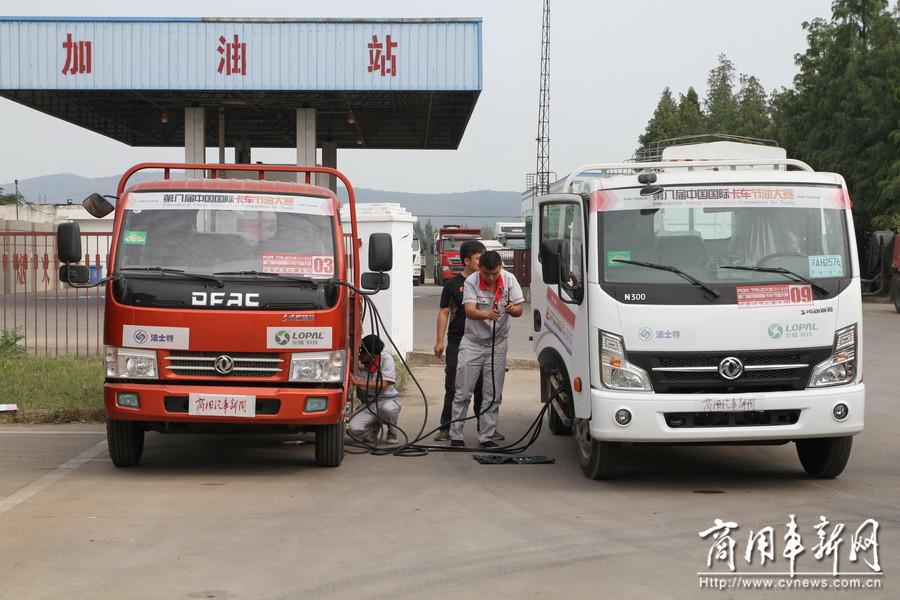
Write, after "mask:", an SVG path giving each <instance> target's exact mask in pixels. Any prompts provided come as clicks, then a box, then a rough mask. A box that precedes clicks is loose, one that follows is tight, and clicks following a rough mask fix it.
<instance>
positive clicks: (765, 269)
mask: <svg viewBox="0 0 900 600" xmlns="http://www.w3.org/2000/svg"><path fill="white" fill-rule="evenodd" d="M719 268H720V269H732V270H735V271H760V272H762V273H781V274H782V275H788V276H792V277H796V278H797V279H796V280H795V281H802V282H804V283H808V284H809V285H811V286H812V288H813V289H814V290H816V291H817V292H819V293H820V294H822V295H823V296H827V295H828V294H830V293H831V292H829V291H828V290H826V289H825V288H823V287H822V286H821V285H819V284H817V283H816V282H814V281H812V280H810V279H807V278H806V277H804V276H803V275H800V274H799V273H794V272H793V271H791V270H790V269H785V268H784V267H740V266H735V267H725V266H720V267H719Z"/></svg>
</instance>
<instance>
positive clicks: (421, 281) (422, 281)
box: [419, 267, 425, 285]
mask: <svg viewBox="0 0 900 600" xmlns="http://www.w3.org/2000/svg"><path fill="white" fill-rule="evenodd" d="M419 285H425V267H422V272H421V273H419Z"/></svg>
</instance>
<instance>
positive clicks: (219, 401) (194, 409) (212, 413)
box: [188, 394, 256, 417]
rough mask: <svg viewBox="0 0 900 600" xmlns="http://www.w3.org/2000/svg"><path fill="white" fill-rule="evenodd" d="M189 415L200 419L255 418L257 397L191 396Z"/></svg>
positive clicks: (230, 395) (189, 399) (226, 395)
mask: <svg viewBox="0 0 900 600" xmlns="http://www.w3.org/2000/svg"><path fill="white" fill-rule="evenodd" d="M188 414H189V415H196V416H198V417H255V416H256V396H240V395H233V394H190V395H189V396H188Z"/></svg>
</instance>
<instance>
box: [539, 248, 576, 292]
mask: <svg viewBox="0 0 900 600" xmlns="http://www.w3.org/2000/svg"><path fill="white" fill-rule="evenodd" d="M540 260H541V279H543V281H544V283H546V284H549V285H552V284H554V283H555V284H559V283H565V282H567V281H568V280H569V274H570V273H569V243H568V242H566V240H544V241H543V242H541V251H540Z"/></svg>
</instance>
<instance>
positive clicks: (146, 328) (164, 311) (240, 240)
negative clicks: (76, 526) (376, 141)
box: [58, 163, 391, 467]
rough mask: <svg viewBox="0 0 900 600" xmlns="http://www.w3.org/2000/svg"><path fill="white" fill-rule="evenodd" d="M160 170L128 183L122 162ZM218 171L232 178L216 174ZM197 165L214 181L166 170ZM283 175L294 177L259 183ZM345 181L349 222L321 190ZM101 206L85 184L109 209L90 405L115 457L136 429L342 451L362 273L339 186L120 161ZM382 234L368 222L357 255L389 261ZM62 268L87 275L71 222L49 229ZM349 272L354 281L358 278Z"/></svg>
mask: <svg viewBox="0 0 900 600" xmlns="http://www.w3.org/2000/svg"><path fill="white" fill-rule="evenodd" d="M146 169H156V170H162V171H163V173H164V178H162V179H158V180H155V181H147V182H142V183H137V184H134V185H131V186H130V187H127V189H126V186H127V185H128V182H129V179H130V177H131V176H132V175H134V173H136V172H138V171H142V170H146ZM220 169H227V170H228V171H229V173H230V174H231V176H232V177H239V176H246V177H253V178H254V179H237V178H233V179H216V178H215V176H216V174H217V173H218V172H219V170H220ZM180 170H196V171H195V172H199V173H210V174H211V176H212V177H213V178H190V179H173V178H170V177H169V175H170V173H171V171H180ZM285 172H287V173H288V174H290V175H293V176H294V177H296V174H297V173H305V174H306V182H307V183H305V184H304V183H286V182H278V181H265V180H263V177H264V176H273V174H277V173H281V174H282V175H283V174H284V173H285ZM314 173H327V174H331V175H334V176H336V177H337V178H338V179H339V180H340V181H342V182H343V184H344V185H345V186H346V187H347V190H348V195H349V208H350V211H349V212H350V223H351V227H350V232H349V233H345V232H344V229H343V227H342V225H341V221H340V211H339V202H338V199H337V197H336V196H335V194H334V193H333V192H331V191H330V190H328V189H325V188H322V187H318V186H316V185H311V184H310V183H309V182H310V180H311V177H312V175H313V174H314ZM116 197H117V200H116V203H115V208H114V209H113V207H112V206H111V205H110V204H109V203H108V202H106V201H105V200H104V199H103V198H102V197H100V196H99V195H97V194H94V195H92V196H91V197H90V198H88V200H86V201H85V208H87V209H88V211H89V212H91V214H93V215H94V216H104V215H105V214H108V213H109V212H111V211H112V210H115V225H114V228H113V241H112V248H111V250H110V263H109V264H110V267H109V276H108V277H107V278H105V279H104V280H102V285H104V286H105V314H104V316H105V323H104V343H105V345H106V349H105V375H106V379H105V383H104V386H103V404H104V410H105V413H106V417H107V440H108V445H109V453H110V457H111V458H112V461H113V463H114V464H115V465H116V466H119V467H128V466H133V465H136V464H137V463H138V462H139V461H140V459H141V456H142V452H143V447H144V437H145V432H147V431H158V432H162V433H175V432H185V433H188V432H241V433H248V432H280V433H297V432H315V460H316V462H317V463H318V464H319V465H322V466H327V467H336V466H338V465H340V463H341V461H342V459H343V454H344V419H345V407H346V406H347V403H348V400H349V394H350V385H349V383H348V374H349V373H350V369H351V368H354V366H355V360H356V349H357V347H358V345H359V340H360V335H361V323H360V315H361V312H360V309H361V299H362V297H361V296H360V293H359V292H357V291H355V290H354V289H352V288H350V287H348V286H347V285H345V284H342V282H346V283H350V284H352V285H353V286H354V287H355V288H356V289H359V288H360V285H362V286H363V287H364V288H369V289H375V290H377V289H383V288H384V287H385V286H386V284H387V281H388V279H387V275H386V274H384V273H366V274H364V275H362V277H361V275H360V269H359V257H358V251H357V248H358V233H357V226H356V212H355V209H356V206H355V199H354V194H353V188H352V186H351V185H350V183H349V182H348V181H347V179H346V177H344V175H343V174H341V173H339V172H338V171H335V170H333V169H328V168H323V167H290V166H264V165H252V166H250V165H184V164H168V163H166V164H155V163H146V164H141V165H137V166H135V167H133V168H132V169H130V170H129V171H128V172H126V173H125V174H124V175H123V176H122V178H121V180H120V182H119V187H118V192H117V195H116ZM390 247H391V240H390V236H388V235H387V234H373V235H372V236H371V238H370V241H369V267H370V268H371V269H373V270H379V271H386V270H389V269H390V262H391V249H390ZM58 252H59V256H60V259H61V260H62V261H63V262H64V263H65V264H64V265H63V266H62V267H61V268H60V279H61V280H62V281H65V282H68V283H70V284H75V285H81V286H87V285H90V284H88V278H89V273H88V268H87V267H85V266H82V265H77V264H74V263H77V262H78V261H79V260H80V259H81V257H82V254H81V248H80V234H79V231H78V225H77V224H76V223H63V224H60V226H59V231H58ZM361 279H362V284H361Z"/></svg>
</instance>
